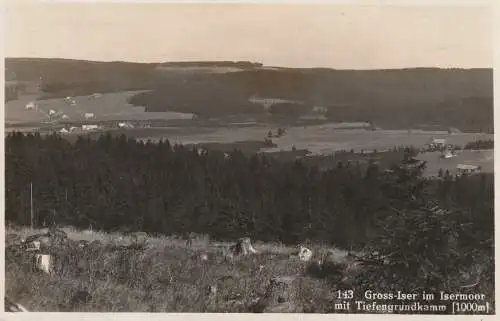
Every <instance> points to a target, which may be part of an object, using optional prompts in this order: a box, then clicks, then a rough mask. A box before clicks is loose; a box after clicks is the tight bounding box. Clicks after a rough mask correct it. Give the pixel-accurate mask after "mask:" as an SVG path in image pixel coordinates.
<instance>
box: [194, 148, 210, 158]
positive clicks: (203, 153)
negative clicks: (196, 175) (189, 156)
mask: <svg viewBox="0 0 500 321" xmlns="http://www.w3.org/2000/svg"><path fill="white" fill-rule="evenodd" d="M196 151H197V153H198V155H199V156H203V155H206V154H207V153H208V151H207V150H206V149H204V148H198V149H197V150H196Z"/></svg>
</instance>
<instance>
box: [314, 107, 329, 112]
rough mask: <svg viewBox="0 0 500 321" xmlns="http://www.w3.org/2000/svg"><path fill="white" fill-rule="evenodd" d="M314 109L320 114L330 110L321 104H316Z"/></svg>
mask: <svg viewBox="0 0 500 321" xmlns="http://www.w3.org/2000/svg"><path fill="white" fill-rule="evenodd" d="M312 111H313V112H314V113H318V114H326V113H327V112H328V108H326V107H321V106H314V107H313V109H312Z"/></svg>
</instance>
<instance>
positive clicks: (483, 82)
mask: <svg viewBox="0 0 500 321" xmlns="http://www.w3.org/2000/svg"><path fill="white" fill-rule="evenodd" d="M6 68H7V70H8V71H9V73H12V72H14V73H15V75H16V77H17V80H19V81H39V80H40V77H42V82H43V85H42V90H43V91H44V97H43V98H48V97H65V96H67V95H75V96H76V95H87V94H90V93H93V92H113V91H123V90H143V89H151V90H152V91H151V92H146V93H141V94H138V95H136V96H134V97H132V99H131V103H132V104H134V105H141V106H146V107H147V110H148V111H166V110H172V111H179V112H195V113H198V114H199V115H201V116H206V117H221V116H227V115H234V114H254V115H255V114H265V113H266V111H265V108H264V106H263V105H262V104H259V103H257V102H255V100H253V101H249V99H250V98H252V97H261V98H272V99H278V98H279V99H284V100H289V101H295V102H300V103H301V104H302V105H301V107H300V110H301V111H300V112H299V113H294V115H293V117H295V118H296V117H298V116H300V115H301V114H303V113H306V112H308V111H309V110H310V109H311V108H312V106H322V107H326V108H328V112H327V114H326V116H327V118H328V119H329V120H330V121H373V122H375V123H376V124H377V125H382V126H384V127H408V126H416V125H420V124H427V125H441V126H443V127H457V128H459V129H461V130H472V131H479V130H483V131H487V130H492V129H493V117H492V116H493V71H492V69H438V68H414V69H399V70H334V69H326V68H322V69H319V68H314V69H292V68H266V67H263V66H262V65H261V64H257V63H251V62H234V63H233V62H189V63H175V62H170V63H162V64H156V63H150V64H143V63H128V62H93V61H81V60H66V59H28V58H8V59H6ZM183 68H185V69H186V70H185V72H183ZM304 106H305V108H304ZM285 112H286V109H285ZM282 116H283V115H282ZM288 116H289V117H290V115H288Z"/></svg>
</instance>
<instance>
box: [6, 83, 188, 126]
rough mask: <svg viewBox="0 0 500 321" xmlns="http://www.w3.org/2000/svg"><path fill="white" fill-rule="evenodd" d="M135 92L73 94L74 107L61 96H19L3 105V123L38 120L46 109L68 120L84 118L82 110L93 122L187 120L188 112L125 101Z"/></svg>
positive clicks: (43, 115)
mask: <svg viewBox="0 0 500 321" xmlns="http://www.w3.org/2000/svg"><path fill="white" fill-rule="evenodd" d="M137 93H138V92H137V91H132V92H118V93H105V94H102V96H101V97H99V98H93V97H92V96H79V97H74V99H75V101H76V105H75V106H71V105H69V104H67V103H66V102H65V101H64V100H63V99H60V98H57V99H47V100H39V101H37V100H36V99H37V98H38V97H39V94H30V95H21V96H20V97H19V99H17V100H12V101H9V102H7V103H6V104H5V123H6V124H20V123H33V122H41V121H46V120H48V119H49V117H48V113H49V110H51V109H53V110H54V111H55V112H56V113H58V114H60V115H62V114H64V115H66V116H68V119H67V120H69V121H82V122H83V121H85V117H84V115H85V113H94V115H95V119H94V120H96V121H107V120H150V119H167V120H168V119H191V118H192V114H185V113H177V112H145V108H144V107H135V106H133V105H130V104H129V103H128V102H127V100H128V99H129V97H131V96H133V95H135V94H137ZM32 101H33V102H36V103H37V104H38V110H27V109H26V108H25V106H26V104H28V103H29V102H32Z"/></svg>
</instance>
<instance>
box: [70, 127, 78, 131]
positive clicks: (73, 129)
mask: <svg viewBox="0 0 500 321" xmlns="http://www.w3.org/2000/svg"><path fill="white" fill-rule="evenodd" d="M77 129H78V127H75V126H71V127H70V128H69V131H70V132H74V131H75V130H77Z"/></svg>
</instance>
